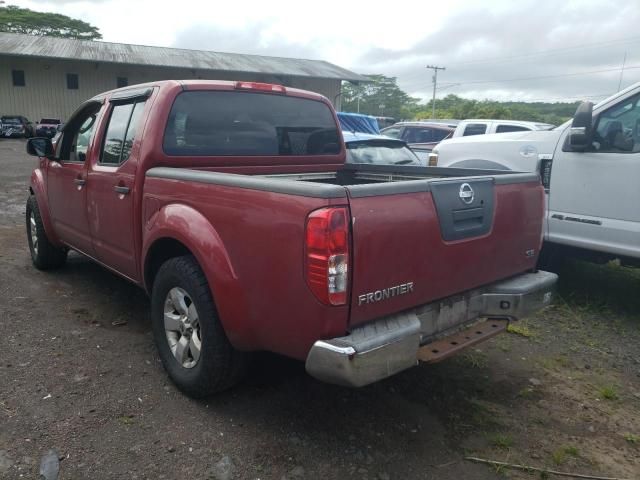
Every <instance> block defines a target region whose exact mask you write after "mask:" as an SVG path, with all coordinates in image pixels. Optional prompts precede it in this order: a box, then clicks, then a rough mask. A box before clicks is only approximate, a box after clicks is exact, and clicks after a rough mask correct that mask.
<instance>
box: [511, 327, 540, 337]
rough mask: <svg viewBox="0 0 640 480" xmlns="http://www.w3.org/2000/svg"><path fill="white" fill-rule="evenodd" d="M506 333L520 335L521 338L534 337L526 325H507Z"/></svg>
mask: <svg viewBox="0 0 640 480" xmlns="http://www.w3.org/2000/svg"><path fill="white" fill-rule="evenodd" d="M507 332H509V333H513V334H515V335H520V336H521V337H525V338H531V337H533V336H535V334H534V333H533V331H531V329H530V328H529V326H528V325H527V324H526V323H509V325H508V326H507Z"/></svg>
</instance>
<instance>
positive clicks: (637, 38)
mask: <svg viewBox="0 0 640 480" xmlns="http://www.w3.org/2000/svg"><path fill="white" fill-rule="evenodd" d="M634 42H640V36H634V37H626V38H621V39H617V40H609V41H606V42H593V43H585V44H582V45H574V46H571V47H563V48H554V49H549V50H538V51H536V52H530V53H519V54H515V55H507V56H503V57H489V58H484V59H475V60H469V61H465V62H449V63H448V64H449V66H452V65H453V66H457V65H473V64H480V63H491V62H500V61H508V60H512V59H514V58H525V57H534V56H544V55H558V54H562V53H564V52H571V51H573V50H579V49H587V48H603V47H608V46H612V45H615V44H618V43H622V44H624V43H634ZM399 53H401V52H399ZM421 75H422V74H421V73H419V72H416V73H413V74H409V75H404V76H403V78H405V79H410V78H415V77H419V76H421ZM397 77H398V78H399V77H400V76H397Z"/></svg>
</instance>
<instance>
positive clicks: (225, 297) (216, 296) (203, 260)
mask: <svg viewBox="0 0 640 480" xmlns="http://www.w3.org/2000/svg"><path fill="white" fill-rule="evenodd" d="M143 229H144V230H145V232H144V235H143V236H144V239H143V244H142V257H141V259H142V265H141V267H142V268H141V271H142V275H143V284H144V285H148V284H149V282H148V280H149V279H147V278H145V277H146V275H147V268H146V267H147V262H148V260H149V253H150V250H151V249H152V247H153V246H154V245H155V244H156V243H157V242H158V241H160V240H165V239H171V240H175V241H178V242H180V243H181V244H182V245H184V246H185V247H186V248H187V249H188V250H189V252H191V254H192V255H193V256H194V257H195V258H196V260H197V261H198V264H199V265H200V268H202V271H203V272H204V274H205V277H206V278H207V282H208V283H209V289H210V290H211V295H212V297H213V300H214V304H215V305H216V309H217V311H218V315H219V318H220V322H221V323H222V326H223V328H224V331H225V333H226V334H227V337H228V338H229V341H230V342H231V344H232V345H234V346H235V347H237V348H241V347H242V345H243V344H246V341H247V339H248V338H247V335H248V334H249V333H250V332H249V331H248V326H247V325H245V323H246V322H244V321H243V319H246V318H248V315H247V312H246V309H247V303H246V298H245V294H244V292H243V290H242V288H241V286H240V280H239V278H238V276H237V274H236V272H235V270H234V268H233V265H232V263H231V259H230V257H229V255H228V253H227V249H226V248H225V245H224V243H223V241H222V239H221V238H220V235H219V234H218V232H217V231H216V229H215V228H214V226H213V225H212V224H211V223H210V222H209V220H207V218H206V217H205V216H204V215H202V213H200V212H199V211H197V210H196V209H194V208H193V207H190V206H187V205H184V204H175V203H174V204H168V205H165V206H163V207H162V208H161V209H160V210H159V211H158V212H156V213H155V214H154V215H153V217H152V218H151V219H150V220H149V221H148V223H147V225H146V226H143ZM148 290H150V289H148ZM149 293H150V292H149Z"/></svg>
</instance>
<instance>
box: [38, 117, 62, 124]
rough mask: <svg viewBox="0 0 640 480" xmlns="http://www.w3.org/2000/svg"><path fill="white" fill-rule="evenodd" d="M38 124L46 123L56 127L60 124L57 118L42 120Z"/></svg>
mask: <svg viewBox="0 0 640 480" xmlns="http://www.w3.org/2000/svg"><path fill="white" fill-rule="evenodd" d="M40 123H46V124H49V125H57V124H59V123H60V120H58V119H57V118H43V119H42V120H40Z"/></svg>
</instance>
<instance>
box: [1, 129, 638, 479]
mask: <svg viewBox="0 0 640 480" xmlns="http://www.w3.org/2000/svg"><path fill="white" fill-rule="evenodd" d="M35 163H36V162H35V160H34V159H33V158H31V157H28V156H27V155H26V154H25V153H24V141H21V140H5V139H0V295H1V297H2V298H3V300H4V301H3V303H2V307H1V308H2V310H1V314H0V331H2V332H3V337H4V338H3V342H2V349H1V350H0V478H8V479H13V478H37V477H38V471H39V468H40V462H41V458H42V457H43V456H44V455H45V454H46V453H47V452H48V451H49V450H51V449H54V450H55V452H56V453H57V455H58V456H59V458H60V474H59V478H60V479H87V478H91V479H103V478H105V479H114V478H115V479H119V478H123V479H146V478H148V479H160V478H166V479H174V478H194V479H205V478H211V479H227V478H237V479H245V478H246V479H258V478H259V479H285V478H286V479H297V478H310V479H314V478H323V479H327V480H328V479H341V478H356V479H379V480H384V479H395V478H402V479H405V478H408V479H413V478H420V479H445V480H446V479H456V480H457V479H468V480H473V479H493V478H505V477H506V478H539V477H540V476H539V474H535V475H534V474H531V473H527V472H519V471H515V470H505V469H496V468H492V467H490V466H486V465H480V464H475V463H471V462H469V461H466V460H464V457H465V456H466V455H474V456H478V457H483V458H489V459H495V460H500V461H507V462H513V463H522V464H526V465H531V466H536V467H541V468H550V469H554V470H561V471H572V472H579V473H590V474H600V475H609V476H618V477H620V478H630V479H631V478H639V477H640V460H639V458H640V376H639V375H640V360H639V356H638V351H639V349H638V345H640V341H639V340H640V313H639V312H640V300H639V298H638V297H640V295H638V294H639V293H640V274H638V272H637V271H636V270H632V269H625V268H621V267H617V266H615V265H608V266H602V267H596V266H591V265H584V264H578V263H573V264H569V265H568V266H567V267H566V268H565V270H563V272H562V275H563V276H562V278H563V280H562V284H561V295H560V297H559V300H558V301H557V303H556V305H555V306H553V307H551V308H550V309H547V310H546V311H545V312H543V313H541V314H540V315H538V316H537V317H535V318H532V319H529V320H527V321H526V322H522V323H520V324H519V327H520V328H518V329H517V331H514V332H512V333H510V334H504V335H502V336H499V337H496V338H495V339H493V340H491V341H489V342H487V343H485V344H483V345H481V346H480V347H479V348H477V349H474V350H470V351H467V352H466V353H463V354H461V355H459V356H457V357H455V358H452V359H450V360H447V361H445V362H443V363H441V364H439V365H435V366H421V367H417V368H414V369H412V370H409V371H407V372H405V373H403V374H400V375H398V376H396V377H394V378H391V379H389V380H387V381H383V382H380V383H378V384H376V385H372V386H370V387H366V388H362V389H358V390H350V389H345V388H340V387H335V386H331V385H325V384H322V383H320V382H317V381H315V380H314V379H312V378H310V377H308V376H307V375H306V374H305V372H304V366H303V365H302V364H301V363H299V362H295V361H291V360H288V359H284V358H280V357H277V356H275V355H267V354H261V355H259V356H257V358H256V361H255V362H254V366H253V368H252V370H251V373H250V375H249V378H248V379H247V380H246V382H244V383H243V384H242V385H240V386H239V387H237V388H235V389H234V390H232V391H230V392H227V393H225V394H222V395H218V396H216V397H213V398H210V399H208V400H205V401H195V400H191V399H189V398H187V397H185V396H184V395H182V394H181V393H180V392H178V391H177V390H176V389H175V388H174V387H173V385H172V384H171V383H170V382H169V381H168V379H167V376H166V375H165V373H164V371H163V369H162V366H161V364H160V362H159V358H158V356H157V354H156V352H155V349H154V346H153V342H152V337H151V331H150V318H149V301H148V299H147V297H146V295H145V294H144V292H142V291H141V290H139V289H138V288H136V287H134V286H132V285H131V284H129V283H127V282H126V281H124V280H121V279H120V278H118V277H116V276H114V275H112V274H110V273H109V272H107V271H105V270H104V269H102V268H101V267H99V266H97V265H94V264H93V263H91V262H90V261H88V260H86V259H85V258H83V257H81V256H79V255H74V254H72V255H71V256H70V258H69V262H68V264H67V266H66V267H65V268H63V269H61V270H59V271H56V272H51V273H43V272H39V271H37V270H36V269H35V268H33V267H32V265H31V261H30V258H29V254H28V250H27V243H26V237H25V233H24V219H23V216H24V204H25V200H26V195H27V193H28V190H27V189H28V179H29V174H30V171H31V169H32V168H33V167H34V165H35Z"/></svg>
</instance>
